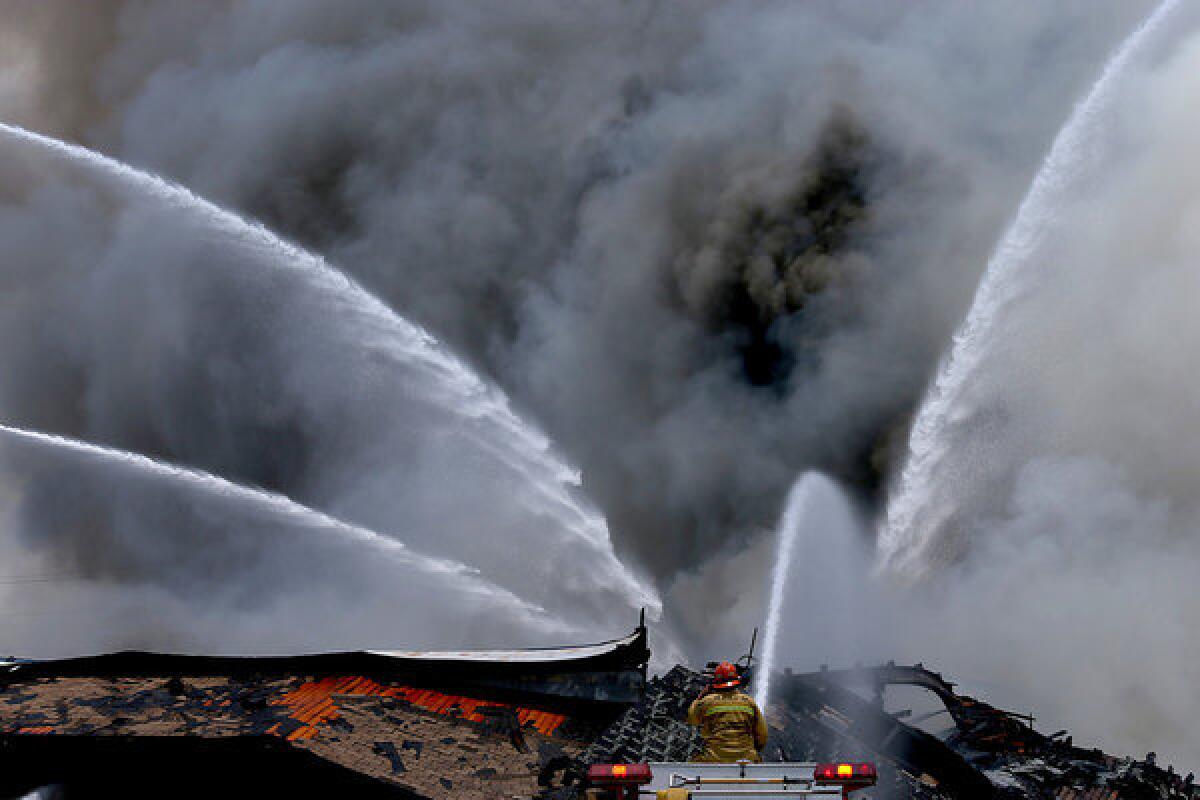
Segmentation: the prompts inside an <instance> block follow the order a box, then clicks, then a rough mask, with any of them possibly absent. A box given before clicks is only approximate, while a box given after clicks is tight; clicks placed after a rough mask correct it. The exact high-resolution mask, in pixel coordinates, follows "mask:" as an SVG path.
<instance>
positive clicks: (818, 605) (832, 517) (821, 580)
mask: <svg viewBox="0 0 1200 800" xmlns="http://www.w3.org/2000/svg"><path fill="white" fill-rule="evenodd" d="M855 528H856V526H855V521H854V513H853V511H852V510H851V508H850V505H849V504H848V502H847V501H846V498H845V496H844V495H843V494H842V491H841V489H839V488H838V486H837V484H835V483H834V482H833V481H831V480H830V479H829V478H827V477H825V476H824V475H822V474H821V473H819V472H805V473H804V474H803V475H801V476H800V478H799V479H798V480H797V481H796V482H795V484H793V485H792V489H791V491H790V492H789V493H788V497H787V503H786V505H785V506H784V511H783V516H782V517H781V518H780V521H779V528H778V530H777V532H776V537H777V541H778V551H777V553H776V556H775V567H774V569H773V570H772V574H771V596H770V602H769V605H768V607H767V624H766V630H765V636H764V639H763V651H762V657H761V658H760V659H759V664H758V679H757V685H756V687H755V690H754V699H755V701H756V702H757V703H758V705H759V707H760V708H763V707H765V706H766V703H767V701H768V700H769V699H770V692H771V671H772V670H773V669H775V664H776V662H777V660H778V658H779V645H780V640H781V637H782V636H783V633H782V632H783V628H784V625H785V623H786V624H787V626H788V629H789V632H790V634H791V635H793V636H796V637H797V638H801V639H803V641H804V642H805V643H811V644H812V645H813V646H814V647H816V648H818V649H820V650H821V651H822V654H823V656H824V658H825V659H826V660H832V656H838V657H841V656H842V655H844V654H843V653H841V652H837V650H838V649H839V648H840V647H841V646H842V645H844V644H845V643H844V642H838V641H835V640H834V639H835V637H834V636H832V635H830V634H829V633H828V631H829V630H830V629H831V628H832V629H834V630H836V629H837V628H838V627H839V626H844V625H846V624H847V623H848V622H850V621H851V620H849V619H845V618H843V617H855V616H857V615H856V614H854V613H850V614H846V608H845V606H844V601H845V598H847V597H848V596H850V595H851V594H852V593H853V592H855V591H857V590H856V589H854V588H853V586H854V581H855V579H856V578H857V576H858V573H859V572H861V570H860V569H858V568H857V567H858V565H857V564H856V563H855V556H854V553H855V551H856V550H857V547H856V543H855V541H854V536H855V533H856V530H855ZM801 567H803V570H801V569H800V568H801ZM789 589H792V591H790V592H789ZM854 621H855V622H858V620H854ZM858 627H861V625H856V629H857V628H858ZM818 632H820V633H818Z"/></svg>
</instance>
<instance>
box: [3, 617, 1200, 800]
mask: <svg viewBox="0 0 1200 800" xmlns="http://www.w3.org/2000/svg"><path fill="white" fill-rule="evenodd" d="M643 637H644V629H641V628H639V629H638V631H637V632H635V634H634V635H633V636H631V637H627V638H626V639H622V640H614V642H612V643H608V644H609V647H608V648H607V649H605V648H601V649H599V650H597V648H596V647H595V646H592V647H585V648H581V649H580V650H579V652H580V653H581V654H585V653H586V654H587V657H586V658H581V659H577V660H575V661H570V660H567V661H563V660H558V661H548V662H546V663H542V664H535V665H534V666H530V664H529V663H526V664H524V665H521V666H520V667H519V669H520V670H523V671H533V672H536V673H537V674H536V675H534V676H526V677H525V678H521V676H519V675H516V674H515V673H512V670H513V669H514V668H516V667H514V665H513V664H511V663H507V662H503V661H497V662H480V661H472V662H470V663H469V664H467V663H464V664H458V665H454V664H451V665H450V666H447V665H446V664H442V663H440V662H438V663H439V666H438V669H437V670H435V671H430V670H422V669H420V667H422V666H424V664H423V662H421V663H410V662H407V661H404V660H403V659H401V660H399V661H398V662H397V660H396V659H392V662H396V663H392V662H388V661H382V662H381V661H379V660H378V659H370V658H365V657H363V656H361V655H356V654H340V655H337V654H335V655H333V656H319V657H311V656H310V657H298V658H295V659H288V660H280V659H274V660H272V659H233V660H230V659H219V658H210V659H195V658H190V657H179V656H169V657H167V656H157V657H156V656H153V655H152V654H116V655H112V656H107V657H97V658H92V659H82V660H75V661H70V660H68V661H64V662H20V663H18V662H12V664H13V665H14V666H12V667H11V668H10V672H8V673H6V674H5V675H4V679H3V681H0V796H19V794H21V793H24V792H27V791H29V790H31V789H32V788H35V787H37V786H40V785H45V784H47V783H62V782H64V781H62V780H51V779H57V778H61V777H62V776H63V775H64V774H65V773H63V765H64V764H65V765H75V766H74V767H73V768H72V769H73V771H72V770H68V772H69V773H70V774H69V775H67V776H66V777H68V778H69V779H70V780H73V781H74V782H75V785H76V787H77V788H81V789H82V790H83V794H82V796H94V794H89V792H94V790H95V789H96V781H97V780H99V778H97V777H95V774H98V772H97V770H99V772H103V771H104V770H101V769H100V768H99V766H97V765H101V764H107V765H109V767H112V765H117V766H118V767H120V769H117V770H116V772H117V773H120V774H141V773H138V769H139V767H138V764H139V762H141V761H143V760H144V758H145V753H148V752H153V753H157V754H158V755H157V756H156V758H157V759H158V763H159V764H160V768H159V769H158V772H157V773H155V774H156V775H158V774H162V775H166V774H167V773H168V772H170V771H171V770H184V772H186V771H187V770H193V771H194V770H195V769H197V767H195V766H191V767H189V766H187V765H189V764H193V765H194V764H203V765H205V766H204V770H205V771H206V772H207V773H211V774H213V775H220V774H227V773H228V771H229V769H231V768H232V767H231V765H242V764H251V763H257V764H258V765H259V766H258V767H257V768H256V769H257V771H258V773H259V775H260V778H261V780H262V781H263V782H264V786H266V787H267V789H266V790H265V791H266V794H267V795H272V794H276V793H275V792H273V791H271V787H272V786H284V785H287V786H291V785H295V786H305V785H308V786H309V788H311V786H315V785H318V784H319V785H321V786H327V787H330V789H331V791H334V792H335V794H336V793H338V792H341V793H349V795H348V796H355V797H358V796H364V797H365V796H379V797H405V798H456V800H461V799H462V798H469V799H477V800H491V798H506V800H507V799H508V798H514V797H526V798H538V800H580V798H582V797H583V788H584V787H583V780H582V779H583V776H584V774H585V773H586V768H587V767H588V766H589V765H591V764H595V763H644V762H652V761H686V760H688V759H690V758H691V757H692V756H693V755H694V754H695V753H696V752H697V750H698V749H699V745H700V741H699V736H698V733H697V731H696V729H695V728H693V727H691V726H689V725H687V724H686V722H685V721H684V720H685V718H686V713H687V708H688V706H689V704H690V703H691V701H692V700H693V699H694V698H695V697H696V696H697V695H698V694H699V693H700V692H701V691H702V690H703V689H704V688H705V687H706V685H707V684H708V678H707V677H706V676H705V675H704V674H703V673H700V672H695V671H693V670H690V669H688V668H686V667H684V666H676V667H674V668H672V669H671V670H670V671H668V672H667V673H665V674H663V675H661V676H657V677H654V678H651V679H650V680H649V681H646V682H645V683H644V691H638V692H633V693H627V692H625V689H627V688H628V687H629V685H630V683H629V681H630V680H641V679H642V678H643V675H644V673H643V672H642V670H643V668H644V663H645V662H644V657H645V647H644V645H645V639H644V638H643ZM388 664H391V668H390V669H391V671H390V672H389V671H388V670H387V669H384V667H386V666H388ZM167 665H169V666H175V667H187V668H189V669H181V670H177V671H174V672H162V671H161V669H159V668H160V667H162V666H167ZM118 667H119V668H120V670H117V668H118ZM289 667H290V668H291V669H290V670H289V669H288V668H289ZM318 667H320V669H318ZM455 669H457V671H458V674H457V677H455V678H454V681H455V685H450V684H449V683H447V675H448V674H449V673H450V672H454V670H455ZM505 670H508V672H507V673H506V672H505ZM510 673H511V674H510ZM533 677H536V680H533V679H532V678H533ZM641 685H642V684H639V687H640V686H641ZM896 686H910V687H919V688H920V689H923V690H925V691H927V692H929V693H930V695H931V697H936V698H937V699H938V700H940V706H941V707H944V709H943V710H942V711H941V712H939V713H941V714H945V718H946V719H948V720H949V721H950V723H949V724H948V726H947V727H946V728H945V729H944V730H937V731H925V730H921V729H919V728H918V727H917V724H916V723H917V722H919V721H920V720H919V719H917V718H915V717H912V716H911V715H910V712H908V711H907V710H903V709H902V710H894V709H893V710H889V708H888V707H887V706H885V703H884V698H885V690H886V689H888V688H889V687H896ZM514 687H524V688H521V689H520V690H519V691H518V690H517V688H514ZM583 687H590V689H591V690H592V692H593V696H592V699H591V700H588V699H587V698H585V697H584V696H583V694H582V693H581V689H582V688H583ZM772 687H773V695H772V696H773V702H772V703H771V704H770V705H769V706H768V707H767V709H766V715H767V719H768V723H769V726H770V731H771V736H770V740H769V742H768V744H767V748H766V751H765V753H764V757H765V758H766V760H768V761H870V762H873V763H875V764H876V766H877V768H878V772H879V782H878V785H877V786H876V787H875V789H873V790H870V791H869V792H866V793H864V794H865V796H867V797H871V798H875V799H876V800H901V799H902V798H916V800H951V799H953V798H970V799H971V800H975V799H977V798H995V799H996V800H1019V799H1021V798H1038V799H1039V800H1040V799H1041V798H1053V800H1195V798H1198V797H1200V791H1197V790H1196V788H1195V786H1194V783H1193V779H1192V776H1191V775H1187V776H1184V775H1181V774H1179V773H1178V772H1176V771H1175V770H1174V769H1172V768H1171V767H1167V766H1161V765H1159V764H1158V763H1157V759H1156V758H1155V757H1154V754H1149V755H1148V756H1147V757H1146V758H1145V759H1140V760H1139V759H1133V758H1122V757H1115V756H1112V755H1108V754H1105V753H1103V752H1101V751H1099V750H1089V749H1086V748H1082V747H1078V746H1076V745H1075V743H1074V741H1073V740H1072V738H1071V737H1070V736H1069V735H1067V733H1066V732H1065V731H1059V732H1056V733H1054V734H1051V735H1046V734H1044V733H1041V732H1039V731H1037V730H1036V729H1035V728H1034V727H1033V725H1032V722H1033V721H1032V719H1030V718H1028V717H1022V716H1020V715H1017V714H1013V713H1011V712H1007V711H1004V710H1002V709H998V708H995V707H993V706H991V705H989V704H988V703H986V702H983V701H981V700H979V699H976V698H973V697H969V696H967V695H963V694H959V693H958V692H956V691H955V687H954V684H952V683H950V682H949V681H947V680H945V679H944V678H943V677H942V676H941V675H940V674H938V673H936V672H933V671H931V670H928V669H925V668H924V667H923V666H921V665H919V664H918V665H916V666H898V665H895V664H887V665H883V666H879V667H872V668H855V669H849V670H821V671H818V672H814V673H804V674H799V673H792V672H791V671H785V672H784V673H783V674H781V675H778V676H775V677H774V678H773V679H772ZM617 690H620V691H617ZM614 692H616V693H617V694H619V695H620V699H619V700H616V701H612V700H607V699H605V700H601V699H599V698H601V697H611V696H615V695H614ZM941 718H942V717H938V719H941ZM910 723H912V724H910ZM93 767H95V769H93ZM108 772H109V773H112V772H113V769H108ZM93 773H95V774H93ZM168 777H169V776H168ZM272 782H274V783H272ZM67 783H70V781H67ZM127 784H128V781H127V780H126V781H125V782H124V783H122V785H121V787H120V788H121V790H122V792H123V793H125V794H126V795H129V794H130V792H131V791H132V792H133V796H142V795H138V794H137V791H136V789H137V787H136V786H133V787H131V786H128V785H127ZM103 788H104V789H105V790H108V789H109V788H113V787H110V786H108V785H107V784H105V786H104V787H103ZM18 790H19V792H18ZM5 792H9V794H7V795H6V794H5ZM13 792H17V794H13Z"/></svg>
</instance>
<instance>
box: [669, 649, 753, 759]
mask: <svg viewBox="0 0 1200 800" xmlns="http://www.w3.org/2000/svg"><path fill="white" fill-rule="evenodd" d="M741 683H742V680H741V676H739V675H738V671H737V667H735V666H734V665H733V664H730V663H729V662H728V661H722V662H721V663H720V664H718V665H717V669H716V671H715V672H714V673H713V680H712V684H711V685H710V686H709V687H708V689H706V690H705V691H704V693H703V694H701V695H700V696H699V697H697V698H696V699H695V701H693V703H692V705H691V707H690V708H689V709H688V720H687V721H688V724H690V725H698V726H700V735H701V737H702V738H703V739H704V747H703V749H701V750H700V754H699V755H698V756H696V757H695V758H694V759H692V760H693V761H697V762H702V763H732V762H734V761H754V762H760V761H762V756H761V755H760V754H759V753H760V751H761V750H762V749H763V748H764V747H766V746H767V721H766V720H765V719H763V715H762V711H761V710H759V707H758V704H757V703H755V702H754V698H753V697H751V696H750V695H748V694H746V693H745V692H739V691H738V686H740V685H741Z"/></svg>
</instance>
